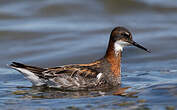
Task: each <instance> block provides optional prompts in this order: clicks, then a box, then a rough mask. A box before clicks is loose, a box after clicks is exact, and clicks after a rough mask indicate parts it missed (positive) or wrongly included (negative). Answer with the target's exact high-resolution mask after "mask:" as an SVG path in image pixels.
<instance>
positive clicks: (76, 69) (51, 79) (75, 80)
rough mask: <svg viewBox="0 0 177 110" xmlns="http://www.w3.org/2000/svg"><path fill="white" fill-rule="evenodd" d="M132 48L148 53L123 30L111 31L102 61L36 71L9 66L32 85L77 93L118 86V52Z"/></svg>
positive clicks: (119, 56) (13, 64)
mask: <svg viewBox="0 0 177 110" xmlns="http://www.w3.org/2000/svg"><path fill="white" fill-rule="evenodd" d="M129 45H133V46H136V47H138V48H141V49H143V50H145V51H147V52H150V51H149V50H147V49H146V48H144V47H143V46H141V45H139V44H137V43H136V42H135V41H133V39H132V35H131V33H130V32H129V31H128V30H127V29H126V28H124V27H116V28H114V29H113V30H112V32H111V35H110V40H109V45H108V48H107V51H106V54H105V56H104V57H103V58H101V59H99V60H97V61H95V62H92V63H89V64H72V65H64V66H59V67H54V68H40V67H34V66H28V65H24V64H21V63H17V62H13V63H12V64H11V65H10V67H12V68H14V69H16V70H18V71H19V72H21V73H22V74H23V75H24V76H25V77H26V78H27V79H29V80H30V81H31V82H32V84H33V85H34V86H42V85H45V86H47V87H54V88H60V89H65V90H66V89H69V90H80V89H98V88H105V87H106V88H109V87H115V86H118V85H119V84H120V83H121V52H122V50H123V47H125V46H129Z"/></svg>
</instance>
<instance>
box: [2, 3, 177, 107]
mask: <svg viewBox="0 0 177 110" xmlns="http://www.w3.org/2000/svg"><path fill="white" fill-rule="evenodd" d="M176 11H177V2H176V1H167V0H156V1H154V0H148V1H147V0H119V1H118V0H109V1H108V0H102V1H99V0H89V1H83V0H75V1H72V0H58V1H57V0H53V1H51V0H46V1H39V0H38V1H37V0H31V1H22V0H5V1H0V50H1V52H0V60H1V62H0V109H2V110H15V109H18V110H24V109H25V110H34V109H35V110H58V109H68V110H70V109H73V110H80V109H88V110H89V109H93V110H103V109H104V110H107V109H119V110H175V109H176V108H177V103H176V102H177V51H176V48H177V44H176V41H177V37H176V35H177V31H176V29H177V25H176V24H177V14H176ZM119 25H121V26H125V27H127V28H128V29H129V30H131V31H132V32H133V36H134V40H135V41H137V42H138V43H140V44H142V45H144V46H145V47H146V48H148V49H151V50H152V53H146V52H144V51H142V50H140V49H137V48H134V47H129V48H126V49H124V52H123V61H122V85H121V87H120V88H119V89H117V90H106V91H82V92H81V91H80V92H71V91H66V92H63V91H58V90H46V89H43V88H34V87H31V83H30V82H29V81H27V80H26V79H24V77H23V76H22V75H21V74H20V73H19V72H17V71H15V70H12V69H10V68H8V67H7V66H6V64H9V63H10V62H11V61H18V62H23V63H25V64H30V65H36V66H41V67H54V66H58V65H64V64H71V63H88V62H91V61H94V60H96V59H98V58H100V57H102V56H103V55H104V53H105V51H106V47H107V43H108V39H109V34H110V31H111V30H112V29H113V28H114V27H115V26H119Z"/></svg>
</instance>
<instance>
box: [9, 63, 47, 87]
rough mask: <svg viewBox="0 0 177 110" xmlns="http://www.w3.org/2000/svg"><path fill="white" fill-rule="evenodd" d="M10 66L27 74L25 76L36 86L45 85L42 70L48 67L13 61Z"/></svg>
mask: <svg viewBox="0 0 177 110" xmlns="http://www.w3.org/2000/svg"><path fill="white" fill-rule="evenodd" d="M9 66H10V67H11V68H13V69H15V70H17V71H19V72H20V73H22V74H23V75H24V76H25V78H27V79H28V80H30V81H31V82H32V84H33V85H35V86H41V85H44V80H43V78H42V77H43V74H42V72H43V71H45V70H46V69H44V68H40V67H34V66H28V65H24V64H22V63H17V62H12V63H11V64H10V65H9Z"/></svg>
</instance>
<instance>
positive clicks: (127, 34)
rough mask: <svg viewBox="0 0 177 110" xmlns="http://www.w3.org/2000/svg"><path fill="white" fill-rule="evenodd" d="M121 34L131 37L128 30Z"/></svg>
mask: <svg viewBox="0 0 177 110" xmlns="http://www.w3.org/2000/svg"><path fill="white" fill-rule="evenodd" d="M121 35H123V36H125V37H127V38H128V37H130V34H129V33H127V32H126V33H125V32H124V33H121Z"/></svg>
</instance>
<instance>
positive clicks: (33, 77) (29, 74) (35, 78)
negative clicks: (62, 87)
mask: <svg viewBox="0 0 177 110" xmlns="http://www.w3.org/2000/svg"><path fill="white" fill-rule="evenodd" d="M14 68H15V67H14ZM15 69H16V70H18V71H20V72H22V73H23V74H24V76H25V78H27V79H29V80H30V81H31V82H32V83H33V84H34V85H35V86H41V85H43V84H44V83H43V82H42V80H41V79H39V77H38V76H36V75H35V74H34V73H32V72H31V71H29V70H26V69H23V68H15Z"/></svg>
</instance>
